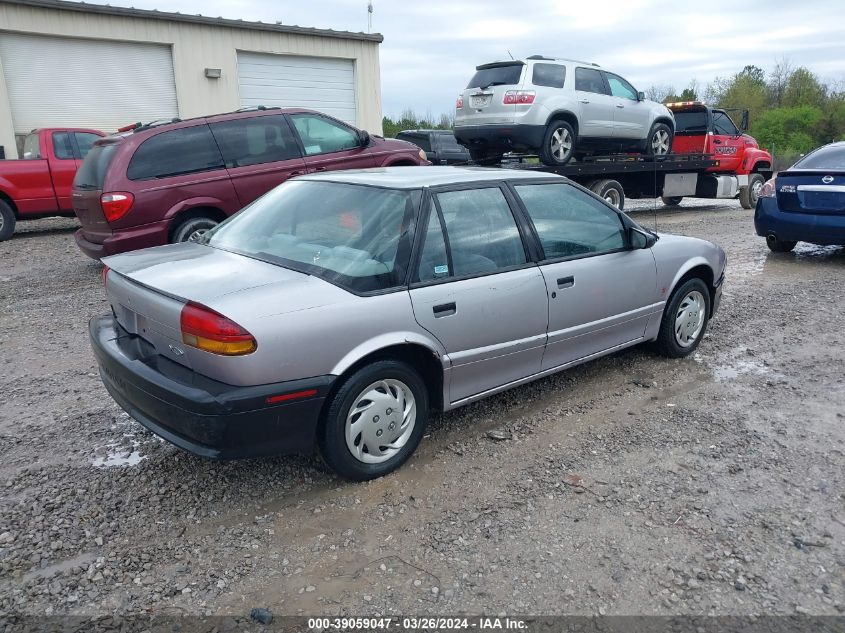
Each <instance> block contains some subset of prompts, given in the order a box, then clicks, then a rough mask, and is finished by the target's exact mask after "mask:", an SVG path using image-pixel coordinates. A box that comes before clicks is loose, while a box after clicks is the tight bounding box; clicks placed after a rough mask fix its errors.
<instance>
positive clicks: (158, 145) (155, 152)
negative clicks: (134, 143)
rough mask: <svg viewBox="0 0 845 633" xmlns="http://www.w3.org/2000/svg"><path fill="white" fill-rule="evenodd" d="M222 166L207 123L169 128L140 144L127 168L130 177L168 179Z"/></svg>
mask: <svg viewBox="0 0 845 633" xmlns="http://www.w3.org/2000/svg"><path fill="white" fill-rule="evenodd" d="M222 167H223V157H222V156H221V155H220V150H219V149H218V147H217V143H215V142H214V137H213V136H212V135H211V130H209V129H208V126H207V125H197V126H194V127H183V128H179V129H178V130H169V131H167V132H162V133H161V134H157V135H156V136H153V137H150V138H148V139H147V140H146V141H144V142H143V143H141V145H140V146H139V147H138V149H137V150H135V155H134V156H132V160H131V161H130V162H129V168H128V169H127V170H126V176H127V178H129V180H148V179H151V178H166V177H168V176H179V175H180V174H192V173H196V172H201V171H208V170H211V169H220V168H222Z"/></svg>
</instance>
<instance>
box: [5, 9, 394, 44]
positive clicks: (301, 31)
mask: <svg viewBox="0 0 845 633" xmlns="http://www.w3.org/2000/svg"><path fill="white" fill-rule="evenodd" d="M0 4H17V5H24V6H29V7H38V8H42V9H58V10H60V11H79V12H82V13H98V14H100V15H115V16H120V17H130V18H142V19H148V20H165V21H171V22H187V23H190V24H202V25H205V26H224V27H228V28H235V29H250V30H254V31H270V32H273V33H287V34H292V35H311V36H314V37H333V38H336V39H343V40H363V41H366V42H375V43H378V44H380V43H381V42H383V41H384V36H383V35H382V34H381V33H353V32H351V31H333V30H331V29H316V28H311V27H306V26H292V25H291V26H289V25H286V24H270V23H267V22H249V21H246V20H234V19H231V18H212V17H209V16H205V15H190V14H185V13H174V12H170V11H158V10H151V9H135V8H129V7H116V6H107V5H103V4H91V3H87V2H71V1H69V0H0Z"/></svg>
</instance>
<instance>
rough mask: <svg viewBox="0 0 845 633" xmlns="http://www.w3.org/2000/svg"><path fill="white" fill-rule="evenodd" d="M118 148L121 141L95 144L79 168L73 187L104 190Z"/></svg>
mask: <svg viewBox="0 0 845 633" xmlns="http://www.w3.org/2000/svg"><path fill="white" fill-rule="evenodd" d="M118 147H120V142H119V141H118V142H107V143H96V144H94V146H93V147H92V148H91V150H90V151H89V152H88V155H87V156H85V160H83V161H82V165H80V166H79V169H78V170H77V172H76V177H75V178H74V179H73V186H74V187H78V188H79V189H102V188H103V181H104V180H105V178H106V171H107V170H108V168H109V164H111V161H112V159H113V158H114V155H115V153H116V152H117V148H118Z"/></svg>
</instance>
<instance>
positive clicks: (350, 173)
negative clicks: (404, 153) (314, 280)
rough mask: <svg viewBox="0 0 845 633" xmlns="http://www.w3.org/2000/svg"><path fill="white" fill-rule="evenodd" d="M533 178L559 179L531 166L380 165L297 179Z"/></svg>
mask: <svg viewBox="0 0 845 633" xmlns="http://www.w3.org/2000/svg"><path fill="white" fill-rule="evenodd" d="M529 178H531V179H536V178H548V179H559V180H561V179H562V178H561V176H557V175H555V174H549V173H544V172H538V171H534V170H533V169H499V168H490V167H487V168H485V167H440V166H437V167H425V166H419V167H379V168H374V169H350V170H342V171H332V172H329V173H321V174H309V175H307V176H300V177H299V178H297V180H323V181H331V182H345V183H349V184H355V185H371V186H376V187H389V188H391V189H419V188H421V187H438V186H441V185H452V184H460V183H467V182H485V181H490V182H500V181H502V180H525V179H529Z"/></svg>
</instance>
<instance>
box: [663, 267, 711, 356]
mask: <svg viewBox="0 0 845 633" xmlns="http://www.w3.org/2000/svg"><path fill="white" fill-rule="evenodd" d="M709 317H710V291H709V290H708V289H707V285H706V284H705V283H704V282H703V281H702V280H701V279H699V278H698V277H694V278H693V279H688V280H687V281H685V282H684V283H683V284H681V285H680V286H679V287H678V288H677V289H676V290H675V291H674V292H673V293H672V296H671V297H670V298H669V303H668V304H667V306H666V309H665V310H664V311H663V319H662V320H661V322H660V333H659V334H658V335H657V349H658V351H659V352H660V353H661V354H663V355H664V356H668V357H669V358H683V357H684V356H689V355H690V354H692V353H693V352H694V351H695V349H696V348H697V347H698V344H699V343H701V339H703V338H704V332H705V331H706V330H707V322H708V320H709Z"/></svg>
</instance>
